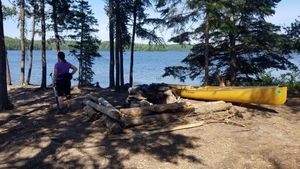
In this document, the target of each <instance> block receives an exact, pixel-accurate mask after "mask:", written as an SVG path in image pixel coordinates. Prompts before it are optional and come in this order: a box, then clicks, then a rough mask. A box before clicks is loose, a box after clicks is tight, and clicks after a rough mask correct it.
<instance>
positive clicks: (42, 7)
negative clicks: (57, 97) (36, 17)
mask: <svg viewBox="0 0 300 169" xmlns="http://www.w3.org/2000/svg"><path fill="white" fill-rule="evenodd" d="M40 18H41V31H42V33H41V34H42V41H41V43H42V83H41V88H46V87H47V61H46V19H45V0H40Z"/></svg>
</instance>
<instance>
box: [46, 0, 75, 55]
mask: <svg viewBox="0 0 300 169" xmlns="http://www.w3.org/2000/svg"><path fill="white" fill-rule="evenodd" d="M48 4H49V5H50V6H51V7H52V11H51V15H50V16H51V21H52V24H51V26H52V29H53V32H54V41H55V47H56V50H57V52H59V51H60V49H61V43H62V42H61V41H62V37H61V36H60V33H61V32H63V31H64V29H65V28H66V27H67V25H66V22H67V21H66V19H67V18H69V17H68V15H69V12H70V11H69V8H70V4H71V1H70V0H48Z"/></svg>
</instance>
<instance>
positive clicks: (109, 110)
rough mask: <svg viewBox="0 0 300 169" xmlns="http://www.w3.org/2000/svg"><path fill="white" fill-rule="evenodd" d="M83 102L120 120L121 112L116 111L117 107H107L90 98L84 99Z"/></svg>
mask: <svg viewBox="0 0 300 169" xmlns="http://www.w3.org/2000/svg"><path fill="white" fill-rule="evenodd" d="M83 104H85V105H87V106H90V107H92V108H93V109H95V110H97V111H99V112H101V113H103V114H105V115H107V116H108V117H110V118H112V119H114V120H116V121H119V119H120V114H119V112H118V111H116V109H115V108H114V109H113V108H110V107H105V106H102V105H99V104H97V103H94V102H92V101H90V100H84V101H83Z"/></svg>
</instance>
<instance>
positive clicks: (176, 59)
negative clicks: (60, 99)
mask: <svg viewBox="0 0 300 169" xmlns="http://www.w3.org/2000/svg"><path fill="white" fill-rule="evenodd" d="M65 53H66V59H67V61H68V62H70V63H72V64H74V65H76V66H78V62H77V60H76V59H75V58H74V57H73V56H69V55H68V54H69V51H65ZM188 53H189V51H167V52H152V51H151V52H136V53H135V63H134V83H135V84H150V83H173V84H188V85H200V84H201V79H196V80H194V81H191V80H187V81H186V82H185V83H182V82H180V81H179V80H178V79H174V78H172V77H162V75H163V73H164V68H165V67H167V66H174V65H180V64H181V63H180V62H181V60H182V59H183V58H185V57H186V56H187V55H188ZM100 54H101V55H102V57H100V58H96V59H95V62H94V63H95V64H94V65H93V70H94V72H95V75H94V82H99V83H100V86H101V87H107V86H108V84H109V51H101V52H100ZM26 55H27V56H26V67H25V70H26V74H25V77H26V78H27V71H28V62H29V52H28V53H26ZM293 56H294V59H292V62H294V63H295V64H296V65H298V67H300V55H299V54H295V55H293ZM8 60H9V66H10V71H11V78H12V83H13V84H19V83H20V60H21V51H8ZM129 60H130V52H125V55H124V72H125V77H124V78H125V79H124V80H125V83H128V82H129V77H128V76H129V63H130V61H129ZM56 61H57V57H56V51H47V84H51V78H50V76H49V74H50V73H51V72H53V67H54V64H55V63H56ZM276 73H279V72H276ZM73 77H75V78H76V77H78V73H77V74H75V75H74V76H73ZM31 83H32V84H40V83H41V51H34V58H33V71H32V76H31ZM76 84H77V82H76V81H73V82H72V85H76Z"/></svg>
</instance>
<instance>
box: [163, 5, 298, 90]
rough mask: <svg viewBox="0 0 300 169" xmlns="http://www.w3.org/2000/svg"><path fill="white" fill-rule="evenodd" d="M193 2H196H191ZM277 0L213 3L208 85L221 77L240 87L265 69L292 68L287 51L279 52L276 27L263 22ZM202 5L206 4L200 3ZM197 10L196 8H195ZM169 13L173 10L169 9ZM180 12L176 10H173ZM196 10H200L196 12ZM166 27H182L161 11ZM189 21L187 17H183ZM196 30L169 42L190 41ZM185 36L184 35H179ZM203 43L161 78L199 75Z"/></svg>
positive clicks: (280, 42)
mask: <svg viewBox="0 0 300 169" xmlns="http://www.w3.org/2000/svg"><path fill="white" fill-rule="evenodd" d="M194 2H196V1H194ZM278 2H279V0H264V1H260V0H255V1H233V0H230V1H216V2H214V3H212V4H213V5H214V6H216V7H218V8H215V10H214V14H213V15H212V16H213V17H212V18H210V19H211V20H213V21H211V22H210V24H211V25H210V35H209V37H210V39H211V43H210V45H209V52H210V54H209V56H210V57H209V63H210V64H209V68H210V71H211V72H212V73H211V74H212V76H211V78H210V80H211V83H216V77H218V76H219V75H220V76H222V77H224V78H225V79H226V81H228V84H231V85H235V84H242V83H243V82H244V81H250V80H253V79H257V77H258V75H259V74H260V73H261V72H263V71H265V70H266V69H269V68H275V69H282V70H286V69H295V65H293V64H292V63H291V62H290V61H289V60H288V59H289V58H290V55H289V54H290V53H291V51H289V50H286V49H283V46H285V45H286V44H287V39H286V38H285V37H284V36H282V35H280V34H278V33H277V32H278V31H279V29H280V28H279V27H277V26H275V25H273V24H271V23H268V22H266V20H265V17H266V16H270V15H272V14H274V8H275V6H276V4H277V3H278ZM204 5H206V4H204ZM199 9H200V8H199ZM169 11H175V10H170V9H169ZM177 11H180V10H177ZM199 11H200V10H199ZM164 12H166V13H164V14H165V15H166V16H168V18H169V19H168V22H169V25H171V26H174V25H176V24H174V23H177V22H178V24H183V25H186V24H187V23H189V22H184V21H186V20H183V19H184V18H183V17H174V16H182V13H181V15H180V14H177V13H176V14H177V15H175V14H173V13H170V12H168V10H164ZM183 16H186V17H187V18H190V17H191V18H193V16H194V15H193V16H190V15H183ZM172 24H173V25H172ZM197 30H201V29H197V28H196V29H194V30H192V31H190V32H187V31H186V32H183V33H182V34H180V36H177V37H175V38H172V39H171V40H173V41H178V40H182V39H183V40H190V39H191V38H190V35H194V33H195V32H196V31H197ZM183 35H185V36H183ZM203 51H205V43H203V42H200V43H198V44H196V45H195V46H194V47H193V49H192V50H191V53H190V54H189V56H188V57H186V58H185V59H184V60H183V63H185V64H186V66H177V67H176V66H175V67H168V68H166V72H165V76H167V75H172V76H175V77H179V78H180V79H181V80H184V79H185V78H186V77H190V78H192V79H194V78H196V77H199V76H200V77H201V76H202V71H203V68H204V67H205V53H204V52H203Z"/></svg>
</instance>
